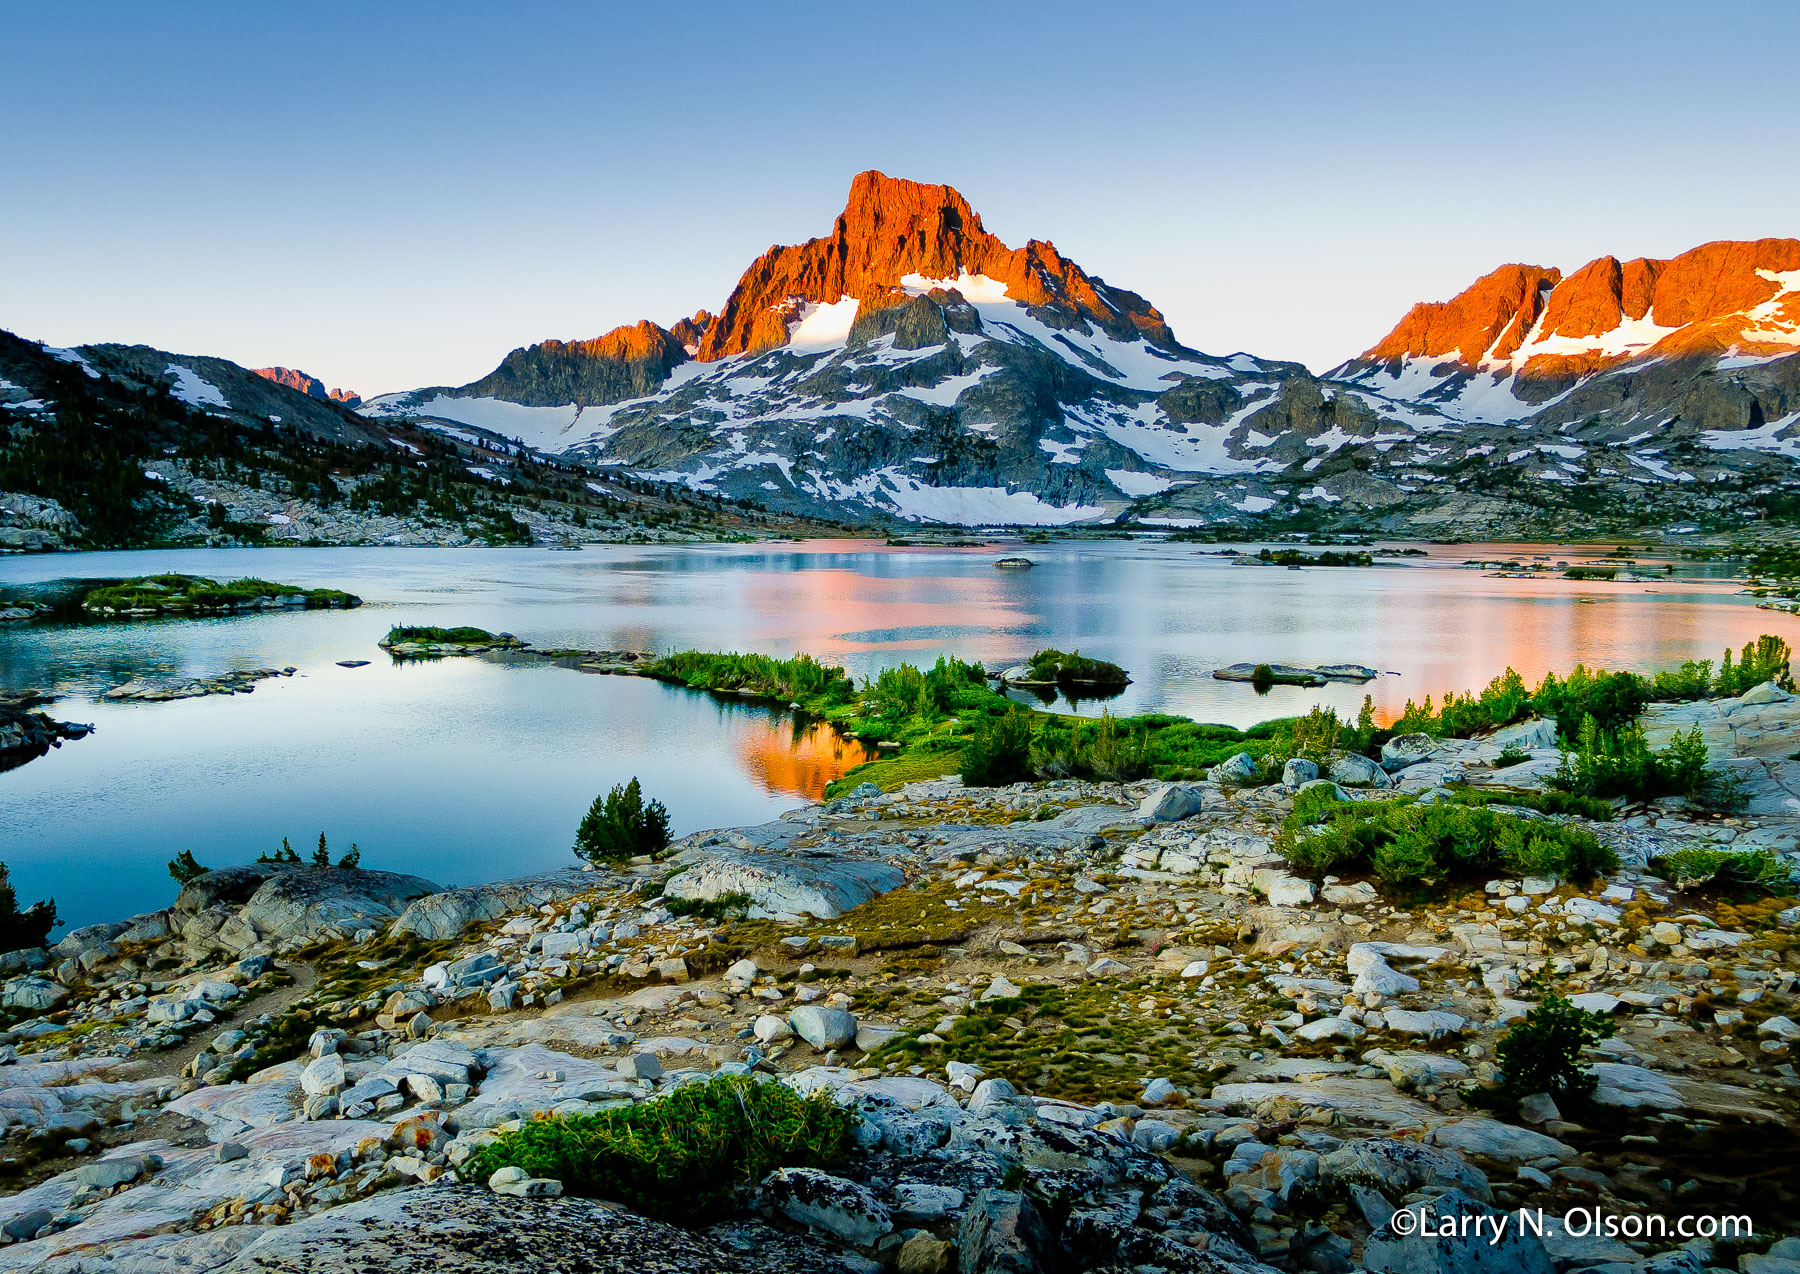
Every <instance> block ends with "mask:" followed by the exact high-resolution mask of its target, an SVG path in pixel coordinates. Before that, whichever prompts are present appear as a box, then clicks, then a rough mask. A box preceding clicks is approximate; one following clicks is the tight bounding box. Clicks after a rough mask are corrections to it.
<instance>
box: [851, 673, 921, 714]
mask: <svg viewBox="0 0 1800 1274" xmlns="http://www.w3.org/2000/svg"><path fill="white" fill-rule="evenodd" d="M864 699H865V701H870V702H871V706H872V707H873V708H874V710H875V715H876V716H878V717H893V718H897V719H904V718H906V717H911V716H917V715H920V714H922V713H927V712H932V711H934V710H935V709H934V707H933V705H932V703H931V700H930V697H929V695H928V692H927V690H926V686H925V674H924V673H922V672H920V671H919V670H918V669H917V668H915V667H913V666H912V665H911V664H900V665H898V666H897V667H893V668H883V669H882V670H881V671H880V673H878V674H877V675H876V677H875V680H874V681H873V682H871V683H870V685H869V689H868V692H867V693H866V694H865V696H864Z"/></svg>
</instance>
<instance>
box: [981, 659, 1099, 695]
mask: <svg viewBox="0 0 1800 1274" xmlns="http://www.w3.org/2000/svg"><path fill="white" fill-rule="evenodd" d="M995 679H996V680H998V681H1000V682H1001V683H1002V684H1004V685H1008V686H1017V687H1018V688H1020V689H1022V690H1061V691H1063V692H1064V693H1067V692H1069V691H1075V692H1077V693H1081V692H1084V691H1085V692H1086V693H1087V694H1088V695H1089V696H1090V697H1091V696H1092V695H1094V694H1095V693H1096V692H1098V693H1100V694H1107V693H1117V692H1118V691H1120V690H1123V689H1124V688H1125V687H1126V686H1128V685H1130V684H1131V678H1130V677H1129V676H1127V675H1126V673H1125V670H1124V669H1123V668H1121V667H1119V665H1118V664H1113V663H1107V662H1106V661H1105V660H1104V659H1089V658H1088V657H1087V656H1086V655H1084V654H1082V653H1081V652H1080V651H1078V650H1073V651H1063V650H1040V651H1038V652H1037V653H1036V654H1035V655H1033V656H1032V657H1031V658H1030V659H1027V660H1026V661H1025V662H1024V663H1022V664H1020V665H1018V666H1017V667H1014V668H1008V669H1006V670H1005V671H1004V672H1001V673H997V674H995Z"/></svg>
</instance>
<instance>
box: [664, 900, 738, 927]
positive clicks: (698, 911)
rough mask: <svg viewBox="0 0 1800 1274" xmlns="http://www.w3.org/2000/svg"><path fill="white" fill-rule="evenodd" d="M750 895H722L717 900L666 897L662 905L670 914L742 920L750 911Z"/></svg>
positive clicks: (714, 919)
mask: <svg viewBox="0 0 1800 1274" xmlns="http://www.w3.org/2000/svg"><path fill="white" fill-rule="evenodd" d="M752 901H753V900H752V899H751V897H750V895H749V894H720V895H719V896H718V897H717V898H671V897H669V896H667V895H664V897H663V900H662V904H663V906H665V907H667V908H668V909H669V912H670V914H672V915H677V916H699V917H700V918H701V919H703V920H711V921H714V922H718V921H721V920H741V919H743V918H744V916H745V915H747V914H748V913H749V911H750V904H751V902H752Z"/></svg>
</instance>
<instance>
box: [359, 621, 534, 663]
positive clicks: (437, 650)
mask: <svg viewBox="0 0 1800 1274" xmlns="http://www.w3.org/2000/svg"><path fill="white" fill-rule="evenodd" d="M376 644H377V645H379V646H380V647H381V648H382V649H383V650H385V651H387V652H388V654H390V655H392V656H393V657H394V658H396V659H436V658H439V657H440V656H443V655H478V654H482V653H483V652H485V651H489V650H517V649H519V648H520V647H522V646H524V645H525V644H526V643H525V642H522V641H520V640H519V639H518V638H517V637H514V636H513V635H512V634H511V633H490V632H489V631H488V630H487V629H485V628H473V627H469V626H467V625H465V626H463V627H460V628H432V627H429V626H410V627H409V626H406V625H396V626H395V627H393V628H390V629H388V634H387V636H386V637H383V638H382V639H381V640H380V641H379V642H378V643H376Z"/></svg>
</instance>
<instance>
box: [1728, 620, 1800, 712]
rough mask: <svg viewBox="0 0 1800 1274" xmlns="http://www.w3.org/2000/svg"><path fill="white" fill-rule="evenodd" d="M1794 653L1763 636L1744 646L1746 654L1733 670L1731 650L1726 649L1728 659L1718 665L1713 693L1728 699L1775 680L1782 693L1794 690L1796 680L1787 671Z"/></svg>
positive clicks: (1785, 645) (1780, 640) (1778, 640)
mask: <svg viewBox="0 0 1800 1274" xmlns="http://www.w3.org/2000/svg"><path fill="white" fill-rule="evenodd" d="M1793 653H1794V652H1793V651H1792V650H1790V649H1789V648H1788V644H1787V642H1785V641H1783V640H1782V639H1781V638H1779V637H1775V636H1772V635H1770V634H1768V633H1764V634H1763V635H1762V636H1761V637H1758V638H1757V639H1756V640H1755V641H1753V642H1747V643H1745V645H1744V649H1743V653H1742V654H1740V655H1739V657H1738V662H1737V665H1736V666H1735V667H1733V666H1732V662H1731V651H1730V649H1729V648H1727V650H1726V651H1725V658H1724V659H1723V660H1722V661H1720V664H1719V676H1718V680H1717V681H1715V682H1714V683H1713V693H1714V694H1716V695H1722V696H1727V697H1731V696H1736V695H1741V694H1743V693H1744V691H1746V690H1750V689H1754V688H1755V687H1757V686H1760V685H1762V683H1763V682H1765V681H1773V682H1774V683H1775V684H1776V685H1778V686H1780V687H1781V688H1782V689H1783V690H1792V689H1793V688H1794V679H1793V677H1792V676H1791V675H1790V673H1789V672H1788V664H1789V661H1790V660H1792V658H1793Z"/></svg>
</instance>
